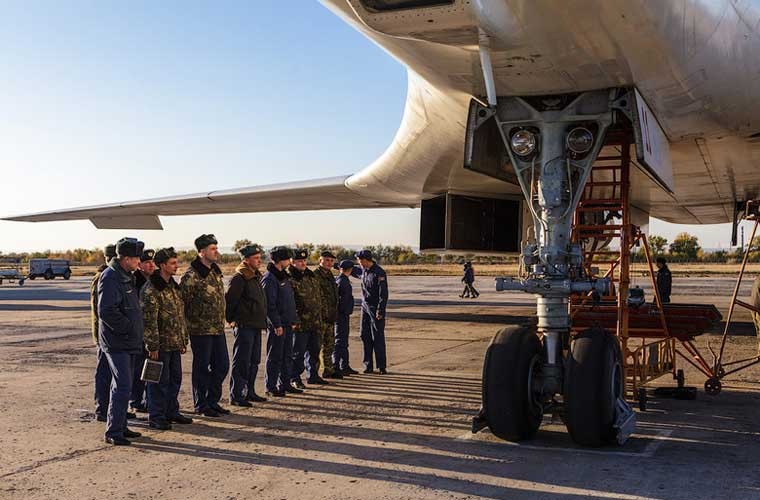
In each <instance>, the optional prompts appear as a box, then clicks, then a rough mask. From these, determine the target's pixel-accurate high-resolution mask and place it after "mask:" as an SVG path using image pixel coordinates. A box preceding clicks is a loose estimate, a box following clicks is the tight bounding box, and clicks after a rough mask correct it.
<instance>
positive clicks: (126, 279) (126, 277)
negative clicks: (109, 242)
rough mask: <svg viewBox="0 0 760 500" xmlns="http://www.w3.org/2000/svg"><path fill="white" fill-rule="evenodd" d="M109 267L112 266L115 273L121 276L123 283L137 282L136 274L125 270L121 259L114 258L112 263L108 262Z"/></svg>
mask: <svg viewBox="0 0 760 500" xmlns="http://www.w3.org/2000/svg"><path fill="white" fill-rule="evenodd" d="M108 267H110V268H111V270H113V271H114V272H115V273H117V276H119V279H120V280H121V281H122V282H123V283H133V284H134V282H135V276H134V274H132V273H128V272H127V271H125V270H124V268H123V267H121V264H120V263H119V259H114V260H112V261H111V263H110V264H108Z"/></svg>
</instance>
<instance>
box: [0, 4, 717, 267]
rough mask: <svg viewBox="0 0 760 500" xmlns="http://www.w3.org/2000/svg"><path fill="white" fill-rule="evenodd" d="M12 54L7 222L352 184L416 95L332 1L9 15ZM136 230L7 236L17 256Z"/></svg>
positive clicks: (160, 237) (399, 222) (365, 217)
mask: <svg viewBox="0 0 760 500" xmlns="http://www.w3.org/2000/svg"><path fill="white" fill-rule="evenodd" d="M0 47H2V48H3V49H2V50H0V68H2V76H0V110H2V120H0V186H2V188H1V189H0V190H1V192H2V194H0V214H2V215H11V214H18V213H27V212H37V211H43V210H51V209H56V208H65V207H72V206H82V205H91V204H99V203H112V202H117V201H123V200H131V199H140V198H146V197H154V196H165V195H172V194H181V193H188V192H197V191H206V190H213V189H223V188H234V187H242V186H248V185H258V184H269V183H276V182H285V181H292V180H303V179H310V178H318V177H327V176H333V175H343V174H350V173H353V172H356V171H358V170H359V169H361V168H363V167H364V166H366V165H367V164H369V163H370V162H371V161H372V160H374V159H375V158H376V157H377V156H379V155H380V154H381V153H382V152H383V150H384V149H385V148H386V146H387V145H388V144H389V143H390V141H391V139H392V137H393V135H394V133H395V131H396V129H397V127H398V124H399V123H400V120H401V115H402V111H403V104H404V99H405V95H406V72H405V70H404V68H403V67H402V66H401V65H400V64H399V63H397V62H396V61H394V60H393V59H391V58H390V57H389V56H388V55H387V54H385V53H384V52H383V51H382V50H381V49H379V48H378V47H376V46H375V45H373V44H372V43H370V42H369V41H368V40H367V39H365V38H364V37H363V36H361V35H360V34H359V33H357V32H356V31H354V30H353V29H352V28H350V27H349V26H348V25H346V24H345V23H343V22H342V21H341V20H340V19H339V18H338V17H336V16H334V15H333V14H332V13H331V12H329V11H328V10H327V9H326V8H324V7H323V6H322V5H320V4H319V3H317V2H315V1H306V0H298V1H291V2H283V1H274V0H256V1H245V2H243V1H226V2H221V3H220V2H197V1H182V2H179V1H161V2H155V1H150V2H149V1H133V2H115V1H74V0H69V1H67V2H58V1H23V2H22V1H7V2H3V3H2V5H1V6H0ZM418 218H419V214H418V211H416V210H409V209H401V210H361V211H358V210H356V211H330V212H314V213H298V214H295V213H283V214H254V215H251V214H242V215H232V216H230V215H225V216H195V217H165V218H163V223H164V227H165V230H164V231H145V232H129V233H130V234H131V235H136V236H139V237H141V238H143V239H144V240H145V241H146V242H147V243H148V244H149V245H150V246H154V247H159V246H163V245H169V244H174V245H177V246H190V245H191V244H192V240H193V239H194V238H195V236H196V235H197V234H199V233H201V232H212V233H214V234H216V235H217V236H218V238H219V239H220V243H221V244H223V245H231V244H232V242H233V241H234V240H236V239H239V238H243V237H247V238H250V239H252V240H254V241H258V242H261V243H263V244H266V245H271V244H275V243H279V242H286V243H290V242H297V241H302V242H315V243H329V242H334V243H349V244H360V243H366V244H377V243H384V244H397V243H403V244H410V245H413V246H415V245H417V243H418V234H419V221H418ZM661 228H663V229H661ZM679 229H680V228H677V227H676V228H670V227H665V226H663V225H661V224H657V223H655V224H654V227H653V231H654V232H658V233H659V234H664V235H665V236H667V237H672V235H673V234H675V232H677V231H678V230H679ZM689 230H690V231H691V232H693V233H696V234H698V235H699V236H700V238H701V240H702V243H703V246H709V247H713V246H719V244H720V242H723V243H724V245H725V244H726V242H727V239H728V229H726V228H725V227H724V228H721V229H720V230H717V229H716V228H714V227H713V228H704V227H703V228H697V230H694V228H689ZM126 233H127V232H125V231H102V230H96V229H95V228H94V227H93V226H92V225H91V224H90V223H89V222H87V221H81V222H80V221H77V222H60V223H45V224H42V223H38V224H24V223H11V222H0V251H5V252H8V251H14V250H44V249H48V248H50V249H65V248H74V247H94V246H102V245H104V244H106V243H109V242H112V241H114V240H116V239H118V238H119V237H121V236H123V235H125V234H126Z"/></svg>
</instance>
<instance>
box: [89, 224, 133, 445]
mask: <svg viewBox="0 0 760 500" xmlns="http://www.w3.org/2000/svg"><path fill="white" fill-rule="evenodd" d="M144 246H145V244H144V243H143V242H142V241H138V240H136V239H135V238H122V239H121V240H119V241H118V243H116V255H117V257H116V258H115V259H113V260H112V261H111V263H110V264H109V265H108V268H106V269H105V270H104V271H103V274H101V275H100V279H99V280H98V342H99V344H100V349H101V350H102V351H103V352H104V353H105V356H106V358H107V359H108V366H109V367H110V369H111V394H110V398H109V403H108V417H107V423H106V432H105V441H106V442H107V443H110V444H113V445H115V446H124V445H129V444H131V442H130V441H129V438H136V437H140V433H139V432H134V431H132V430H130V429H129V428H127V409H128V405H129V395H130V393H131V391H132V375H133V373H134V364H135V356H136V355H138V354H139V353H141V352H142V351H143V349H144V346H143V315H142V310H141V309H140V300H139V297H138V293H137V288H136V287H135V277H134V275H133V274H132V273H133V272H134V271H135V270H136V269H137V266H138V264H139V262H140V255H141V254H142V251H143V248H144Z"/></svg>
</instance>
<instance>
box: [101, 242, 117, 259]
mask: <svg viewBox="0 0 760 500" xmlns="http://www.w3.org/2000/svg"><path fill="white" fill-rule="evenodd" d="M103 255H104V256H105V258H106V259H113V258H114V257H116V245H113V244H111V245H106V247H105V248H104V249H103Z"/></svg>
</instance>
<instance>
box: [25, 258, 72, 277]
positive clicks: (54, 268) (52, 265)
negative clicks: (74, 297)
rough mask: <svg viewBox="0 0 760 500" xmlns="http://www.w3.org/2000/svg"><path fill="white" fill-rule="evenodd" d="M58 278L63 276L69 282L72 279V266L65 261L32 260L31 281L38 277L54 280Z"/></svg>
mask: <svg viewBox="0 0 760 500" xmlns="http://www.w3.org/2000/svg"><path fill="white" fill-rule="evenodd" d="M56 276H62V277H63V279H65V280H67V279H69V278H71V266H70V265H69V261H68V260H65V259H31V260H30V261H29V279H30V280H33V279H35V278H37V277H41V278H45V279H46V280H52V279H54V278H55V277H56Z"/></svg>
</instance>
